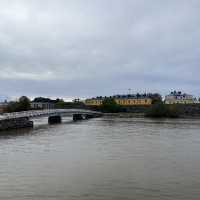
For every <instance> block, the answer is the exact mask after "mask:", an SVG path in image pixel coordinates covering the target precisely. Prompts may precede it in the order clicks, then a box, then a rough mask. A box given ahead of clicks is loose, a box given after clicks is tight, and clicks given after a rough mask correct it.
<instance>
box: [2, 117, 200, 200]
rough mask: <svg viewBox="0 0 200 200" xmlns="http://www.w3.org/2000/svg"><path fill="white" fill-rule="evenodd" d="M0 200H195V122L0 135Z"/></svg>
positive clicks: (199, 173) (199, 124)
mask: <svg viewBox="0 0 200 200" xmlns="http://www.w3.org/2000/svg"><path fill="white" fill-rule="evenodd" d="M0 199H1V200H29V199H30V200H47V199H50V200H78V199H80V200H111V199H112V200H127V199H131V200H132V199H137V200H147V199H148V200H161V199H162V200H165V199H170V200H179V199H180V200H193V199H195V200H199V199H200V120H192V119H184V120H181V119H178V120H151V119H143V118H135V119H126V118H100V119H93V120H89V121H82V122H77V123H74V122H71V121H68V122H65V123H63V124H60V125H53V126H49V125H45V124H44V121H42V122H40V123H38V122H37V126H36V127H35V128H34V129H33V130H20V131H11V132H5V133H2V134H1V136H0Z"/></svg>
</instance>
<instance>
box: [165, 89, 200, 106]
mask: <svg viewBox="0 0 200 200" xmlns="http://www.w3.org/2000/svg"><path fill="white" fill-rule="evenodd" d="M165 103H166V104H194V103H199V102H198V100H197V99H196V98H194V97H193V96H192V95H190V94H186V93H182V92H180V91H179V92H176V91H174V92H171V93H170V94H169V95H167V96H165Z"/></svg>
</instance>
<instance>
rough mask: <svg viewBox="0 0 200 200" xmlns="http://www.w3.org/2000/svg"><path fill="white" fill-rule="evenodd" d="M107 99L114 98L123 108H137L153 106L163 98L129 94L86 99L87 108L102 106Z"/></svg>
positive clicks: (152, 95)
mask: <svg viewBox="0 0 200 200" xmlns="http://www.w3.org/2000/svg"><path fill="white" fill-rule="evenodd" d="M105 98H113V99H114V100H115V101H116V103H117V104H119V105H122V106H137V105H144V106H145V105H147V106H148V105H151V104H152V103H153V99H154V98H161V97H160V96H159V94H129V95H114V96H110V97H101V96H100V97H96V98H91V99H86V100H85V104H86V105H87V106H100V105H102V103H103V100H104V99H105Z"/></svg>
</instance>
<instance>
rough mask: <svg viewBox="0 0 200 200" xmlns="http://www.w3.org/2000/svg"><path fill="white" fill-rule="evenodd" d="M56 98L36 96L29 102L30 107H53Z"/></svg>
mask: <svg viewBox="0 0 200 200" xmlns="http://www.w3.org/2000/svg"><path fill="white" fill-rule="evenodd" d="M56 103H57V100H51V99H49V98H43V97H37V98H35V99H34V100H33V101H32V102H31V108H32V109H36V110H37V109H54V108H55V104H56Z"/></svg>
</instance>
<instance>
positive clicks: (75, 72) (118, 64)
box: [0, 0, 200, 97]
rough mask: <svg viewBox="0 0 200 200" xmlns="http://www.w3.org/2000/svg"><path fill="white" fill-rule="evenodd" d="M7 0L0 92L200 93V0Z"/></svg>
mask: <svg viewBox="0 0 200 200" xmlns="http://www.w3.org/2000/svg"><path fill="white" fill-rule="evenodd" d="M11 2H12V3H10V1H9V2H6V1H0V8H1V9H0V27H1V29H0V70H1V73H0V83H1V85H2V87H1V89H0V94H5V95H9V96H19V95H21V94H27V95H30V96H34V95H35V96H37V95H44V96H45V95H48V96H56V95H57V96H62V97H77V96H82V97H86V96H94V95H109V94H113V93H124V92H127V89H128V88H132V90H133V91H135V92H137V91H158V92H161V93H162V94H165V93H167V92H168V91H170V90H171V89H183V90H187V91H186V92H191V93H195V94H197V95H200V94H199V92H198V90H199V88H198V85H199V83H200V81H199V75H198V74H199V71H200V70H199V61H200V58H199V53H200V45H199V42H198V41H199V35H200V26H199V24H200V14H199V8H200V2H199V1H198V0H191V1H187V0H169V1H165V2H163V1H159V0H154V1H146V0H134V1H133V0H126V1H123V0H109V1H106V0H101V1H100V0H84V1H82V0H76V1H74V0H65V1H64V0H58V1H50V0H48V1H46V0H44V1H39V0H34V1H33V0H32V1H31V0H30V1H25V0H24V1H23V0H21V1H19V0H13V1H11Z"/></svg>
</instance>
